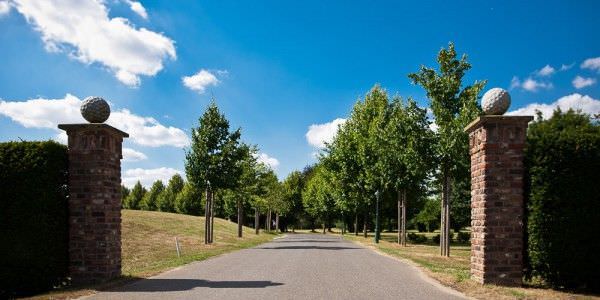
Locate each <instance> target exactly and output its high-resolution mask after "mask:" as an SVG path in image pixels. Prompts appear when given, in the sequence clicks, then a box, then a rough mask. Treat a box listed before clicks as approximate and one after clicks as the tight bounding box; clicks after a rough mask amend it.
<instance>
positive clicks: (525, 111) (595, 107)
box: [507, 93, 600, 119]
mask: <svg viewBox="0 0 600 300" xmlns="http://www.w3.org/2000/svg"><path fill="white" fill-rule="evenodd" d="M557 107H560V109H561V110H563V111H566V110H568V109H574V110H581V111H582V112H584V113H586V114H590V115H591V114H597V113H600V100H598V99H594V98H592V97H590V96H588V95H581V94H577V93H575V94H571V95H568V96H564V97H561V98H559V99H558V100H556V101H554V102H553V103H550V104H544V103H531V104H529V105H527V106H525V107H523V108H519V109H517V110H514V111H511V112H508V113H507V115H520V116H533V115H535V113H536V110H539V111H540V112H542V116H543V117H544V119H547V118H550V117H551V116H552V113H553V112H554V110H555V109H556V108H557Z"/></svg>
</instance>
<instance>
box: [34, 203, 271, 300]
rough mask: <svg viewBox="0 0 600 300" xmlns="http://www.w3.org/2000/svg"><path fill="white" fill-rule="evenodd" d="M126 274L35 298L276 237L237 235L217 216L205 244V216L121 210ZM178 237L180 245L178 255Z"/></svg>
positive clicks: (248, 231) (78, 292) (247, 231)
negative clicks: (208, 241)
mask: <svg viewBox="0 0 600 300" xmlns="http://www.w3.org/2000/svg"><path fill="white" fill-rule="evenodd" d="M121 229H122V233H121V241H122V252H121V255H122V273H123V276H124V277H123V278H122V279H119V280H115V281H113V282H109V283H107V284H101V285H95V286H87V287H78V288H69V289H66V290H57V291H53V292H50V293H48V294H45V295H40V296H36V297H33V298H34V299H66V298H75V297H80V296H84V295H87V294H91V293H93V292H95V291H96V290H98V289H103V288H110V287H111V286H113V285H119V284H123V283H124V282H128V281H130V280H131V279H132V278H144V277H149V276H152V275H155V274H158V273H161V272H163V271H166V270H168V269H171V268H174V267H177V266H181V265H184V264H186V263H189V262H193V261H198V260H204V259H207V258H209V257H212V256H216V255H219V254H223V253H226V252H231V251H234V250H238V249H243V248H249V247H253V246H256V245H258V244H261V243H264V242H267V241H270V240H271V239H273V237H274V235H273V234H264V233H263V232H262V231H261V234H260V235H256V234H255V233H254V229H252V228H248V227H244V234H243V236H244V237H243V238H241V239H240V238H238V237H237V224H235V223H233V222H230V221H226V220H223V219H217V218H215V236H214V243H213V244H212V245H205V244H204V217H195V216H188V215H181V214H172V213H164V212H154V211H138V210H122V227H121ZM175 237H177V238H178V240H179V243H180V247H181V257H179V258H178V257H177V252H176V250H175Z"/></svg>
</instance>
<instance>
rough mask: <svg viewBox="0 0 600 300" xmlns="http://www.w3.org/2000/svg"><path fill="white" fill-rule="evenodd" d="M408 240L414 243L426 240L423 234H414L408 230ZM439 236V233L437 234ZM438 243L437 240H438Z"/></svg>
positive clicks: (421, 242)
mask: <svg viewBox="0 0 600 300" xmlns="http://www.w3.org/2000/svg"><path fill="white" fill-rule="evenodd" d="M407 237H408V240H409V241H411V242H413V243H415V244H423V243H425V242H426V241H427V237H426V236H425V235H422V234H416V233H414V232H409V233H408V235H407ZM438 238H439V235H438ZM438 243H439V240H438Z"/></svg>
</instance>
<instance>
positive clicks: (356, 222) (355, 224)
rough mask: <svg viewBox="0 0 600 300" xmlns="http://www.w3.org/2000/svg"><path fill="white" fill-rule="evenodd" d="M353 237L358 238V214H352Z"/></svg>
mask: <svg viewBox="0 0 600 300" xmlns="http://www.w3.org/2000/svg"><path fill="white" fill-rule="evenodd" d="M354 235H356V236H358V212H356V211H355V212H354Z"/></svg>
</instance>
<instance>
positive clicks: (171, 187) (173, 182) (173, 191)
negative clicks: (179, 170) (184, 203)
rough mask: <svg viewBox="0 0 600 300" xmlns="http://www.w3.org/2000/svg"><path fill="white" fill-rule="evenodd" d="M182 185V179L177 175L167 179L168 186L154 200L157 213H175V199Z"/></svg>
mask: <svg viewBox="0 0 600 300" xmlns="http://www.w3.org/2000/svg"><path fill="white" fill-rule="evenodd" d="M183 185H184V182H183V178H181V175H179V174H175V175H173V177H171V179H169V184H168V185H167V187H166V188H165V190H164V191H163V192H162V193H160V195H158V199H157V200H156V201H157V207H158V210H159V211H166V212H175V198H176V197H177V194H179V193H180V192H181V190H182V189H183Z"/></svg>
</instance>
